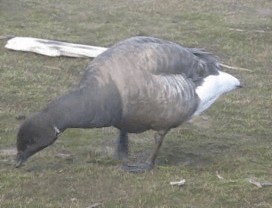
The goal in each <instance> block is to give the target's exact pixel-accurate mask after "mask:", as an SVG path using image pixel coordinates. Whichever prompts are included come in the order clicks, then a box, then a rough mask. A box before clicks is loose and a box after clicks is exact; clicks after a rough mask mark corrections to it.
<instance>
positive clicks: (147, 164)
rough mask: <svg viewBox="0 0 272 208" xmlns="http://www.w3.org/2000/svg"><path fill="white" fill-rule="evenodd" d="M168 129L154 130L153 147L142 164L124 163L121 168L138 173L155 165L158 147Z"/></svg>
mask: <svg viewBox="0 0 272 208" xmlns="http://www.w3.org/2000/svg"><path fill="white" fill-rule="evenodd" d="M168 131H169V130H161V131H158V132H156V134H155V136H154V138H155V148H154V150H153V152H152V154H151V155H150V157H149V158H148V160H147V161H146V162H145V163H144V164H139V165H128V164H126V165H124V166H123V169H124V170H126V171H129V172H132V173H140V172H144V171H148V170H151V169H152V168H153V167H154V165H155V160H156V158H157V155H158V152H159V149H160V147H161V145H162V142H163V139H164V137H165V135H166V134H167V132H168Z"/></svg>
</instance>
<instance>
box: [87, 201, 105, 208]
mask: <svg viewBox="0 0 272 208" xmlns="http://www.w3.org/2000/svg"><path fill="white" fill-rule="evenodd" d="M99 206H102V203H99V202H98V203H94V204H92V205H91V206H88V207H87V208H95V207H99Z"/></svg>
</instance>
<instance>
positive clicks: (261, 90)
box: [0, 0, 272, 208]
mask: <svg viewBox="0 0 272 208" xmlns="http://www.w3.org/2000/svg"><path fill="white" fill-rule="evenodd" d="M270 8H272V3H271V1H270V0H243V1H233V0H225V1H218V0H207V1H201V0H182V1H178V0H170V1H163V0H156V1H155V0H145V1H129V0H120V1H109V0H102V1H101V0H94V1H88V0H78V1H72V0H66V1H60V0H57V1H53V0H43V1H34V0H17V1H15V0H2V1H1V2H0V25H1V34H0V35H14V36H32V37H37V38H46V39H55V40H64V41H68V42H75V43H82V44H89V45H98V46H106V47H108V46H110V45H112V44H114V43H115V42H117V41H119V40H122V39H125V38H127V37H130V36H134V35H151V36H156V37H160V38H165V39H168V40H172V41H175V42H179V43H182V44H183V45H185V46H188V47H200V48H202V47H203V48H206V49H207V50H209V51H211V52H213V53H214V54H216V55H218V56H219V57H220V59H221V61H222V62H224V63H227V64H230V65H235V66H240V67H245V68H250V69H252V70H253V72H252V73H249V72H243V71H234V70H233V71H231V70H227V72H229V73H231V74H233V75H235V76H236V77H238V78H239V79H240V80H241V82H242V83H243V85H244V88H243V89H241V90H239V91H235V92H232V93H229V94H228V95H225V96H223V97H222V98H220V99H219V100H218V102H217V103H216V104H215V105H214V106H213V107H212V108H210V109H209V110H208V111H207V112H206V113H205V115H204V117H201V118H199V119H197V120H195V121H194V122H192V123H187V124H184V125H183V126H181V127H180V128H177V129H174V130H172V131H171V132H170V133H169V134H168V135H167V138H166V139H165V143H164V144H163V146H162V148H161V151H160V154H159V157H158V160H157V167H156V168H155V169H154V170H153V171H151V172H147V173H144V174H138V175H137V174H129V173H126V172H123V171H122V170H121V169H120V164H118V163H116V162H114V161H113V160H112V159H111V155H112V152H113V148H114V141H115V137H116V130H114V129H111V128H105V129H91V130H74V129H71V130H68V131H66V132H65V133H64V134H63V135H62V136H61V137H60V138H59V139H58V140H57V142H56V143H55V144H54V145H52V146H50V147H49V148H47V149H45V150H44V151H41V152H40V153H38V154H37V155H35V156H33V157H32V158H31V159H30V160H29V161H28V162H27V163H26V165H25V166H24V167H23V168H21V169H19V170H17V169H14V168H13V159H14V157H15V153H16V152H15V151H14V147H15V141H16V132H17V129H18V126H19V125H20V122H21V121H19V120H17V119H16V117H18V116H22V115H29V114H31V113H33V112H36V111H38V110H40V109H41V108H42V107H43V106H45V105H46V103H48V101H50V100H52V99H54V98H55V97H57V96H58V95H61V94H62V93H63V92H65V91H66V90H67V89H69V87H71V86H72V85H73V84H75V83H76V82H77V80H78V79H79V78H80V72H81V71H82V70H83V69H84V68H85V67H86V65H87V64H88V63H89V62H90V61H91V60H89V59H72V58H64V57H61V58H49V57H44V56H40V55H35V54H31V53H23V52H14V51H8V50H6V49H5V48H4V45H5V43H6V40H4V39H1V40H0V46H1V47H0V83H1V84H0V145H1V146H0V207H5V208H9V207H30V208H31V207H33V208H34V207H48V208H49V207H52V208H53V207H54V208H55V207H90V206H92V205H94V204H96V203H99V205H98V207H124V208H127V207H158V208H159V207H160V208H162V207H164V208H166V207H186V208H194V207H205V208H206V207H222V208H223V207H224V208H225V207H230V208H234V207H258V208H271V207H272V198H271V193H272V189H271V187H265V188H258V187H255V186H253V185H252V184H250V183H249V182H248V181H247V179H248V178H252V177H255V178H256V179H257V180H258V181H272V174H271V173H272V163H271V158H272V140H271V135H272V130H271V124H272V108H271V103H272V96H271V88H272V84H271V79H272V72H271V66H272V55H271V51H272V35H271V34H272V28H271V25H272V19H271V17H272V10H271V9H270ZM152 136H153V132H146V133H144V134H139V135H131V140H130V141H131V145H130V147H131V160H142V159H143V158H145V157H147V155H148V154H149V152H150V149H151V148H152V146H153V140H152V139H151V137H152ZM59 153H68V154H70V155H71V157H69V158H62V157H58V154H59ZM216 172H218V173H219V174H220V175H221V176H222V177H223V178H224V179H223V180H220V179H219V178H218V177H217V176H216ZM182 178H184V179H186V185H185V186H184V187H182V188H177V187H171V186H170V185H169V182H170V181H175V180H180V179H182Z"/></svg>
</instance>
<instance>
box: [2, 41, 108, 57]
mask: <svg viewBox="0 0 272 208" xmlns="http://www.w3.org/2000/svg"><path fill="white" fill-rule="evenodd" d="M5 47H6V48H8V49H11V50H16V51H27V52H34V53H38V54H42V55H45V56H53V57H55V56H68V57H92V58H94V57H96V56H98V55H99V54H101V53H103V52H104V51H106V50H107V48H104V47H97V46H88V45H81V44H74V43H67V42H61V41H55V40H46V39H38V38H30V37H15V38H12V39H10V40H8V41H7V44H6V45H5Z"/></svg>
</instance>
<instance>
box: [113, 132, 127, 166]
mask: <svg viewBox="0 0 272 208" xmlns="http://www.w3.org/2000/svg"><path fill="white" fill-rule="evenodd" d="M116 143H117V144H116V150H115V153H114V155H113V158H114V159H116V160H123V161H126V160H127V159H128V133H127V132H126V131H123V130H120V132H119V136H118V137H117V141H116Z"/></svg>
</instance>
